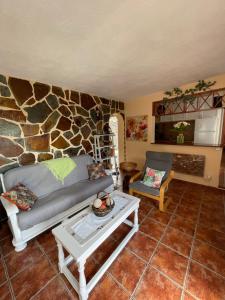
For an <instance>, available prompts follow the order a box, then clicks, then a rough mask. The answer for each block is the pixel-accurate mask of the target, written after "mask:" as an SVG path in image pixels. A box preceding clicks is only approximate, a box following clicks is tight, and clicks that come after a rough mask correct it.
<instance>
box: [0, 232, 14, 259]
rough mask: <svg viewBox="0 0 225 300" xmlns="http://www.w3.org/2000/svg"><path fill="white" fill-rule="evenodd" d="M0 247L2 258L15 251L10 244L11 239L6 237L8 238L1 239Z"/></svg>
mask: <svg viewBox="0 0 225 300" xmlns="http://www.w3.org/2000/svg"><path fill="white" fill-rule="evenodd" d="M0 247H1V250H2V254H3V255H4V256H5V255H8V254H9V253H10V252H12V251H15V248H14V246H13V244H12V237H11V236H8V237H6V238H4V239H2V240H1V242H0Z"/></svg>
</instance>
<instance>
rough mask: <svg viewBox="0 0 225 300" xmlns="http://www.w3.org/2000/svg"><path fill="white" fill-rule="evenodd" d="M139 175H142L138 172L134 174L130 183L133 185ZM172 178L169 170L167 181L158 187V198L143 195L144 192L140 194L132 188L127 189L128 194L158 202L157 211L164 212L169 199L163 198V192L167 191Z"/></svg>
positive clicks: (172, 175)
mask: <svg viewBox="0 0 225 300" xmlns="http://www.w3.org/2000/svg"><path fill="white" fill-rule="evenodd" d="M141 175H142V172H141V171H140V172H138V173H137V174H135V175H134V176H133V177H131V179H130V183H133V182H134V181H136V180H138V179H139V178H140V177H141ZM173 178H174V171H172V170H171V171H170V173H169V176H168V177H167V179H166V180H165V181H164V182H163V184H162V185H161V187H160V191H159V196H155V195H152V194H149V193H145V192H140V191H138V190H135V189H132V188H130V189H129V194H130V195H134V194H139V195H142V196H145V197H147V198H151V199H154V200H157V201H159V210H160V211H162V212H164V211H166V208H167V206H168V204H169V202H170V200H171V197H169V196H165V192H166V191H167V189H168V186H169V183H170V181H171V180H172V179H173Z"/></svg>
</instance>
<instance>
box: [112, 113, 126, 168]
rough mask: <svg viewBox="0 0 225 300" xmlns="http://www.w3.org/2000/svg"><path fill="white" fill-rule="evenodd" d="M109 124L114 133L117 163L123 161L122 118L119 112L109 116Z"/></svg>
mask: <svg viewBox="0 0 225 300" xmlns="http://www.w3.org/2000/svg"><path fill="white" fill-rule="evenodd" d="M109 126H110V128H111V130H112V133H114V134H115V139H114V141H115V155H116V157H117V164H118V166H119V164H120V162H123V161H124V155H125V151H124V118H123V116H122V115H121V114H120V113H115V114H113V115H112V116H111V117H110V118H109Z"/></svg>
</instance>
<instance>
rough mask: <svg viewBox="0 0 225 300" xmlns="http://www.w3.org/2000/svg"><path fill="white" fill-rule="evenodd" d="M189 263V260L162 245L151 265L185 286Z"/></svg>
mask: <svg viewBox="0 0 225 300" xmlns="http://www.w3.org/2000/svg"><path fill="white" fill-rule="evenodd" d="M187 263H188V260H187V258H185V257H183V256H181V255H179V254H177V253H176V252H174V251H172V250H170V249H168V248H166V247H165V246H163V245H160V246H159V248H158V249H157V252H156V254H155V255H154V257H153V260H152V262H151V265H152V266H154V267H155V268H157V269H159V270H161V271H162V272H164V273H165V274H166V275H168V276H169V277H170V278H172V279H173V280H175V281H176V282H178V283H179V284H181V285H183V281H184V276H185V272H186V268H187Z"/></svg>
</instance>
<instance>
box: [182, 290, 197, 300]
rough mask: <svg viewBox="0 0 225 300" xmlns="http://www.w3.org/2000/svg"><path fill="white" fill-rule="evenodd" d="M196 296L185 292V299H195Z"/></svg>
mask: <svg viewBox="0 0 225 300" xmlns="http://www.w3.org/2000/svg"><path fill="white" fill-rule="evenodd" d="M195 299H196V298H194V297H192V296H191V295H190V294H188V293H187V292H185V293H184V300H195Z"/></svg>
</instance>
